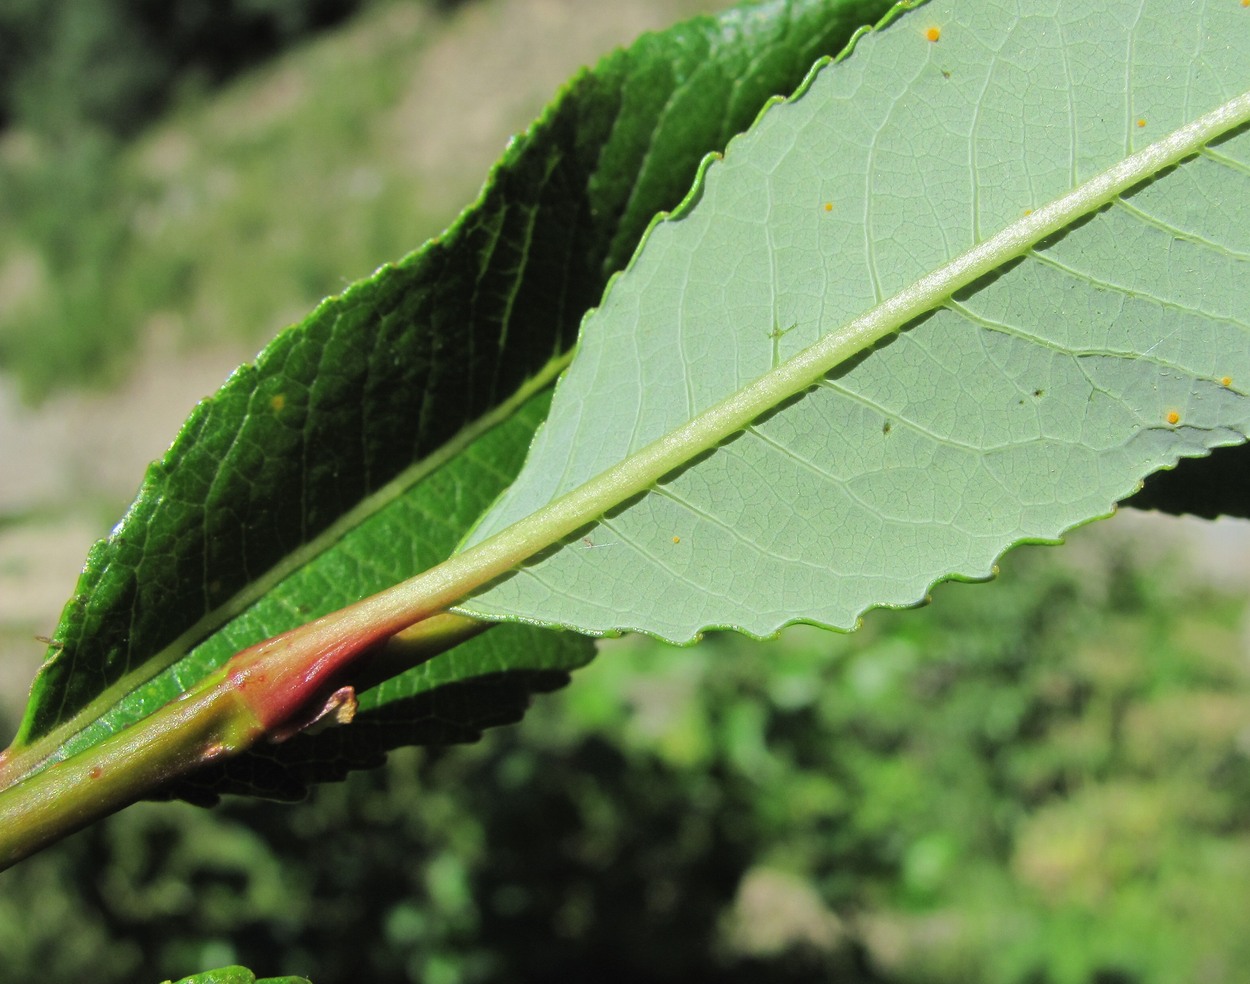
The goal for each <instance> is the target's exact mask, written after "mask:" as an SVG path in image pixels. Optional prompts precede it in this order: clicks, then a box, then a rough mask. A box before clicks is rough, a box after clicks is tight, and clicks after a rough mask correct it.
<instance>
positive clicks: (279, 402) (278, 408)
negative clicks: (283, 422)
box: [269, 393, 286, 413]
mask: <svg viewBox="0 0 1250 984" xmlns="http://www.w3.org/2000/svg"><path fill="white" fill-rule="evenodd" d="M269 406H270V407H271V408H272V409H273V412H274V413H281V412H282V408H283V407H285V406H286V394H284V393H279V394H278V395H277V396H275V397H274V398H273V399H272V400H270V401H269Z"/></svg>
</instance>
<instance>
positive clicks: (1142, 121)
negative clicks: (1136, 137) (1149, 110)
mask: <svg viewBox="0 0 1250 984" xmlns="http://www.w3.org/2000/svg"><path fill="white" fill-rule="evenodd" d="M1137 125H1138V126H1145V125H1146V117H1144V116H1142V117H1139V118H1138V120H1137Z"/></svg>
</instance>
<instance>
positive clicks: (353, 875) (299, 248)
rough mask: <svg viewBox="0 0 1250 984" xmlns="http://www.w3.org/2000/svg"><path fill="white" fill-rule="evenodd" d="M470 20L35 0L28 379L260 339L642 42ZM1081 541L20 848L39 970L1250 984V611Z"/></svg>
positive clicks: (5, 973)
mask: <svg viewBox="0 0 1250 984" xmlns="http://www.w3.org/2000/svg"><path fill="white" fill-rule="evenodd" d="M568 2H569V3H570V4H572V0H568ZM716 5H717V4H698V3H696V2H693V0H692V2H691V3H688V4H685V5H681V4H671V3H670V4H665V3H660V2H658V0H657V2H655V3H650V4H647V3H644V2H642V0H639V2H638V3H637V4H635V5H634V6H637V7H638V9H639V10H642V9H643V8H646V11H647V13H646V14H645V15H639V16H642V17H643V20H642V21H640V22H638V26H637V27H635V29H641V27H645V26H647V24H648V23H654V24H655V26H659V25H661V24H663V23H665V22H666V21H669V20H672V19H675V18H676V17H677V16H678V15H679V13H681V12H691V11H693V10H695V9H699V8H700V7H704V6H707V7H711V6H716ZM210 6H211V7H212V9H213V10H214V12H217V11H226V12H227V14H228V16H226V17H225V20H224V21H218V20H216V19H209V20H207V21H206V20H205V18H204V16H203V15H204V11H205V10H206V9H208V8H209V7H210ZM450 6H451V5H446V4H444V5H434V4H423V3H406V2H399V0H389V2H387V0H373V2H372V3H364V2H352V0H340V2H332V0H323V2H305V3H294V2H291V3H285V2H280V0H248V2H244V0H235V2H233V3H231V4H223V5H208V4H205V3H195V2H192V0H178V2H176V3H163V4H161V3H145V2H142V0H110V2H105V0H79V2H66V3H64V4H60V5H52V4H46V3H42V2H34V0H20V2H14V3H12V4H9V5H7V6H6V7H5V8H4V9H3V11H0V64H2V65H3V69H2V70H0V114H2V117H3V122H4V124H5V129H4V131H3V133H0V216H3V221H2V222H0V369H2V370H3V371H4V372H5V373H6V375H7V377H8V378H9V379H10V380H16V381H18V382H19V383H20V385H21V388H22V390H23V392H24V393H25V394H26V395H27V396H28V398H31V399H35V400H37V399H41V398H46V397H48V396H49V395H50V394H52V393H53V392H55V391H56V390H58V389H64V388H66V387H72V386H78V385H86V384H91V385H96V386H103V385H116V384H118V383H119V382H124V381H125V379H126V375H127V370H128V367H129V366H130V364H131V362H132V361H133V359H134V357H135V351H136V347H137V346H140V345H145V344H147V343H148V342H149V341H150V340H151V338H152V336H153V335H167V336H172V337H173V338H175V339H176V340H177V342H178V345H180V346H184V347H185V348H184V350H183V351H184V352H185V356H186V358H187V359H193V358H194V353H195V351H196V348H197V346H203V345H206V344H213V343H216V342H220V341H222V340H227V341H229V342H231V344H237V345H239V346H241V347H243V346H246V345H248V344H254V343H259V342H261V341H263V340H264V338H266V337H267V336H268V335H269V334H272V332H273V330H274V329H275V328H277V327H278V326H280V325H281V324H282V323H283V321H284V320H294V319H295V318H297V317H299V316H301V315H302V314H303V313H305V312H306V310H307V309H308V308H309V307H311V306H312V304H314V303H316V301H317V300H318V299H319V298H320V297H322V296H324V295H325V294H327V293H331V292H334V291H336V290H338V289H340V288H341V287H342V286H343V285H344V284H345V283H346V282H348V281H350V280H351V279H354V278H355V277H358V276H360V275H363V274H365V273H367V272H368V271H369V270H370V269H372V268H373V267H374V266H376V265H377V264H379V263H381V262H385V261H386V260H389V259H394V258H397V257H399V256H400V255H402V254H403V253H404V252H406V251H407V250H409V249H411V248H413V247H415V246H417V245H419V243H420V241H421V240H422V239H424V238H425V237H427V236H429V235H433V234H435V233H436V232H437V230H438V228H440V227H441V225H442V224H444V223H445V222H446V220H447V219H448V218H449V217H450V216H451V214H453V213H454V211H455V209H456V208H458V207H459V206H460V205H461V204H463V203H464V202H466V201H467V200H468V199H469V198H470V197H471V196H472V194H473V191H474V189H475V188H476V186H477V183H478V182H480V180H481V178H482V177H483V176H484V174H485V166H486V164H487V163H489V160H490V159H493V157H494V156H496V154H497V152H498V150H499V149H500V148H501V146H502V140H503V134H504V133H506V132H507V131H506V129H505V130H504V131H502V133H501V131H500V130H499V127H500V126H501V125H506V126H516V125H519V124H517V123H514V122H508V123H506V124H501V123H500V122H499V121H500V120H501V119H505V120H506V119H508V118H507V116H506V113H504V115H500V116H489V111H490V110H491V107H496V108H497V107H499V106H502V107H504V109H505V110H516V111H518V112H519V111H521V109H524V112H525V115H524V116H522V117H521V119H522V121H523V120H524V118H525V116H528V115H532V113H533V111H534V110H535V109H537V106H538V105H539V104H540V103H541V99H542V97H543V96H544V95H545V94H548V93H549V92H550V91H551V89H552V86H553V85H554V83H553V82H552V81H550V80H548V79H546V78H545V77H544V76H543V75H542V74H541V70H540V69H541V66H539V67H536V68H535V69H534V72H533V77H532V78H531V77H529V76H525V78H522V73H523V72H525V71H528V68H529V65H530V63H531V62H533V63H537V62H539V61H541V60H542V57H541V56H540V55H539V54H538V53H537V49H534V48H533V47H531V46H530V45H528V44H527V42H526V41H525V39H524V38H522V37H520V36H519V34H518V32H519V30H520V27H519V26H518V25H523V24H533V23H534V22H535V21H536V20H537V22H538V24H537V29H538V31H539V32H540V33H542V32H543V31H546V33H547V34H555V35H556V36H555V38H554V41H553V42H552V43H554V44H555V45H556V46H558V47H564V48H571V47H575V42H574V39H573V35H572V33H571V29H570V28H568V27H567V26H566V27H552V26H551V25H558V24H566V25H567V24H569V23H576V24H577V25H578V30H580V31H582V32H584V37H583V38H582V42H583V43H585V44H599V48H597V49H596V48H592V49H591V51H594V50H605V49H606V47H607V45H608V44H609V43H610V42H609V41H607V40H603V41H602V42H601V41H600V40H599V38H600V35H599V34H596V33H595V32H596V31H598V30H599V28H600V23H599V21H600V20H603V19H604V18H606V15H602V16H601V17H600V18H599V19H598V20H597V19H596V16H595V13H594V12H595V11H597V10H600V11H601V10H602V8H600V7H597V6H596V5H594V4H585V5H582V6H581V8H580V10H581V11H582V13H581V14H579V15H578V16H577V17H575V18H574V19H573V21H560V20H559V19H558V17H557V14H556V13H554V12H553V11H555V10H557V8H559V7H560V5H559V4H556V5H554V6H553V5H551V4H543V3H538V2H528V3H527V0H477V2H475V3H471V4H467V5H465V6H463V7H462V8H458V9H456V10H454V11H452V10H450V9H449V8H450ZM624 6H630V5H624ZM349 14H353V15H354V16H353V17H351V18H350V19H346V20H343V19H342V18H347V16H348V15H349ZM223 16H225V15H223ZM544 17H546V18H548V19H549V20H548V21H543V18H544ZM646 17H651V18H653V20H652V21H647V20H646ZM551 18H556V19H555V20H551ZM150 22H163V23H165V25H166V30H167V32H168V33H166V34H161V33H159V31H156V30H155V28H153V27H152V26H151V23H150ZM257 23H266V24H269V25H270V27H269V28H266V31H268V32H269V34H268V35H266V37H267V38H268V40H264V41H263V43H258V45H257V46H256V47H255V48H254V49H251V50H234V49H233V48H232V47H231V46H230V45H229V44H227V45H225V46H224V47H222V48H220V49H214V48H213V46H212V45H210V44H207V43H202V42H201V41H195V40H187V39H188V38H191V39H194V38H195V37H196V33H195V32H196V30H205V29H206V25H208V26H212V27H215V28H220V29H223V30H224V29H225V28H226V27H229V26H230V25H231V24H233V25H235V29H237V30H240V31H253V32H254V25H255V24H257ZM331 23H338V26H337V27H336V28H334V29H333V30H326V28H327V25H329V24H331ZM629 23H630V24H631V25H633V24H635V22H634V21H630V22H629ZM197 25H198V27H197ZM248 25H252V26H251V27H249V26H248ZM544 25H546V26H544ZM180 32H181V33H180ZM260 33H261V34H264V33H265V32H263V31H262V32H260ZM484 36H495V37H497V38H499V39H500V40H499V45H500V46H499V48H498V49H495V48H491V49H489V50H485V49H483V48H482V42H481V40H480V39H481V38H482V37H484ZM605 37H606V36H605ZM624 39H625V38H624V37H621V38H620V39H619V40H624ZM262 40H263V39H262ZM181 46H189V48H184V47H181ZM187 50H191V51H193V52H196V54H192V55H188V54H186V51H187ZM214 50H216V51H217V53H216V54H215V55H214V54H213V52H214ZM119 51H124V52H128V53H129V54H127V56H126V57H125V58H122V59H119V58H117V57H116V53H117V52H119ZM279 51H282V52H283V53H282V54H280V55H277V56H276V57H275V58H273V59H271V60H267V61H262V60H261V59H263V58H267V57H268V56H270V55H274V53H275V52H279ZM582 57H590V55H589V54H588V55H585V56H582ZM509 59H511V60H509ZM561 71H563V72H567V69H562V70H561ZM456 72H461V73H462V74H459V75H456V74H455V73H456ZM449 75H450V76H453V77H451V78H448V76H449ZM436 83H442V85H443V86H444V87H442V88H440V87H438V86H437V85H436ZM518 92H520V93H521V94H522V96H523V98H521V97H520V96H518V95H517V93H518ZM525 100H531V102H532V104H531V103H526V102H525ZM430 104H435V105H436V106H437V107H438V108H439V109H440V112H441V113H442V117H441V119H442V124H441V126H442V129H439V125H438V119H435V118H433V117H427V116H424V115H422V114H423V113H425V112H427V110H426V108H425V107H427V106H429V105H430ZM379 107H381V108H379ZM482 107H486V109H485V110H483V109H482ZM479 111H482V112H488V116H487V117H482V118H479V117H478V116H476V115H475V113H477V112H479ZM448 119H450V120H451V122H448ZM483 154H484V156H483ZM171 371H176V366H175V367H173V368H171ZM193 396H194V394H189V395H188V402H189V400H190V399H191V398H193ZM168 436H172V435H168ZM134 477H135V481H136V483H137V481H138V478H139V476H138V475H137V474H136V475H135V476H134ZM88 484H89V483H88ZM21 521H22V518H21V516H16V517H15V518H13V519H11V522H14V523H16V522H21ZM1115 526H1116V524H1115V523H1114V522H1113V523H1112V524H1110V528H1111V529H1112V530H1113V531H1114V529H1115ZM1131 528H1132V529H1134V530H1141V529H1143V528H1147V529H1148V527H1143V526H1142V525H1140V524H1137V525H1135V526H1133V527H1131ZM103 531H104V530H103V528H101V529H100V532H101V533H102V532H103ZM1091 534H1094V535H1091ZM1076 539H1077V540H1078V541H1080V543H1081V545H1082V547H1083V549H1080V550H1077V549H1076V548H1067V549H1065V550H1060V551H1049V550H1039V549H1033V548H1030V549H1026V550H1023V551H1020V552H1017V553H1016V554H1012V555H1010V556H1009V557H1008V558H1007V560H1006V562H1005V563H1004V567H1005V573H1004V575H1003V576H1002V577H1001V578H1000V579H999V580H997V581H995V582H993V583H991V584H988V585H982V586H962V585H952V586H945V587H942V588H939V589H938V590H937V591H936V592H935V595H936V602H935V603H934V604H933V605H932V606H930V607H928V608H926V609H924V610H922V611H916V612H878V613H873V614H872V615H870V616H869V617H868V618H867V619H866V623H865V626H864V627H863V629H862V630H861V631H860V632H858V633H856V634H854V635H851V636H839V635H834V634H830V633H824V632H821V631H818V630H814V629H807V628H801V627H800V628H794V629H791V630H789V631H787V632H786V633H784V634H783V635H782V637H781V638H780V639H779V640H777V641H774V642H770V643H755V642H751V641H748V640H743V639H739V638H736V637H732V636H727V635H726V636H713V637H711V638H709V639H708V640H707V641H706V642H704V643H703V644H702V645H700V646H698V647H695V648H692V649H689V650H684V651H673V650H671V649H666V648H664V647H661V646H658V645H655V644H653V643H650V642H648V641H646V640H642V639H626V640H618V641H614V642H610V643H605V645H604V647H603V648H604V652H603V653H602V655H601V656H600V658H599V659H597V660H596V661H595V662H594V663H593V664H592V665H591V666H590V667H588V668H587V669H586V670H584V671H582V672H580V673H579V674H578V675H577V677H576V679H575V680H574V683H573V685H572V686H571V687H569V688H568V689H567V690H565V691H563V692H561V693H559V694H555V695H552V696H550V697H547V698H543V699H542V700H540V701H539V702H538V703H537V704H536V706H535V708H534V709H533V711H532V712H531V713H530V714H529V716H528V717H527V718H526V720H525V721H524V722H523V723H522V724H521V725H520V726H518V727H516V728H511V729H504V730H500V731H496V732H494V733H491V734H489V735H488V736H487V738H486V739H485V740H484V741H482V742H481V743H479V744H477V745H474V746H467V747H460V748H449V749H438V750H420V751H418V750H407V751H404V752H401V753H397V754H395V755H393V756H392V758H391V761H390V762H389V763H388V765H387V766H386V767H385V768H383V769H379V770H377V771H374V772H371V773H365V774H359V775H356V776H353V777H352V778H351V779H350V780H349V781H348V782H345V783H343V784H340V785H334V786H327V787H324V788H321V789H319V790H318V791H317V792H316V793H315V795H314V796H313V797H312V798H311V799H310V800H309V801H308V802H307V803H304V804H300V805H296V806H275V805H272V804H265V803H258V802H250V801H239V800H232V801H229V802H227V803H225V804H224V805H222V806H221V807H220V808H218V809H215V810H212V811H202V810H198V809H195V808H192V807H187V806H184V805H181V804H142V805H140V806H138V807H134V808H132V809H129V810H127V811H125V812H123V813H122V814H120V815H118V816H116V817H114V818H112V819H111V820H109V821H108V822H106V823H103V824H100V825H98V826H96V827H94V828H92V829H90V830H88V831H85V832H83V833H82V834H80V835H77V836H76V837H74V838H71V839H70V840H68V841H66V842H64V843H62V844H60V845H58V846H57V847H55V848H53V849H51V850H49V851H47V852H45V853H44V854H42V855H39V856H37V857H36V858H34V859H32V860H30V861H28V862H27V863H25V864H23V865H20V866H19V867H17V868H15V869H13V870H11V871H9V872H6V873H5V874H3V875H0V968H2V972H0V977H3V978H4V979H6V980H40V981H43V982H45V984H55V982H62V981H64V982H78V981H83V980H92V981H95V982H122V981H138V982H142V981H157V980H162V979H164V978H166V977H174V978H176V977H179V976H182V975H184V974H189V973H192V972H194V971H198V970H203V969H207V968H210V967H213V966H219V965H223V964H228V963H234V962H239V963H243V964H246V965H248V966H250V967H251V968H253V969H254V970H256V971H257V972H258V973H261V974H286V973H290V974H302V975H306V976H309V977H311V978H312V979H313V980H314V981H316V982H317V984H332V982H338V981H343V982H347V981H360V980H370V981H397V982H398V981H413V982H418V981H419V982H424V984H462V982H463V984H469V982H493V981H505V980H506V981H519V982H546V981H596V982H599V981H602V982H616V981H620V982H625V981H630V982H634V981H657V982H668V981H673V982H676V981H683V982H687V981H728V982H736V981H742V982H746V981H752V982H755V981H761V982H773V981H775V982H791V981H793V982H799V981H811V980H836V981H842V982H849V984H856V982H896V984H957V982H961V984H962V982H985V984H998V982H1001V984H1173V982H1177V981H1204V982H1227V984H1238V982H1241V981H1250V970H1247V969H1246V968H1248V967H1250V935H1248V934H1247V933H1246V932H1245V928H1244V923H1245V914H1246V913H1247V912H1250V679H1248V678H1250V643H1248V638H1250V634H1248V630H1247V627H1248V626H1250V622H1248V621H1247V608H1246V603H1245V599H1244V597H1243V595H1242V593H1241V592H1240V591H1237V590H1233V589H1231V588H1229V589H1223V588H1220V587H1219V586H1218V585H1217V586H1214V587H1213V586H1211V584H1210V583H1208V582H1207V581H1206V580H1204V579H1203V578H1200V577H1196V576H1193V575H1192V573H1191V572H1190V570H1189V569H1188V568H1187V567H1186V562H1185V561H1183V560H1179V559H1167V558H1163V559H1160V558H1159V557H1158V556H1155V557H1154V559H1151V560H1149V561H1147V560H1143V559H1142V554H1141V552H1140V551H1139V550H1138V549H1136V547H1135V546H1134V545H1133V544H1132V543H1131V536H1130V535H1120V536H1116V535H1115V534H1114V532H1112V533H1111V534H1110V535H1107V534H1103V535H1097V534H1096V533H1095V531H1093V530H1091V531H1082V532H1081V533H1080V534H1078V535H1077V537H1076ZM1073 556H1075V557H1076V558H1077V559H1076V560H1074V559H1073ZM1078 561H1079V565H1078ZM71 587H72V585H71V584H70V583H66V584H65V585H64V590H63V595H65V594H68V593H69V591H70V589H71ZM9 723H10V725H11V723H12V722H9ZM9 730H10V731H11V728H10V729H9Z"/></svg>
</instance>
